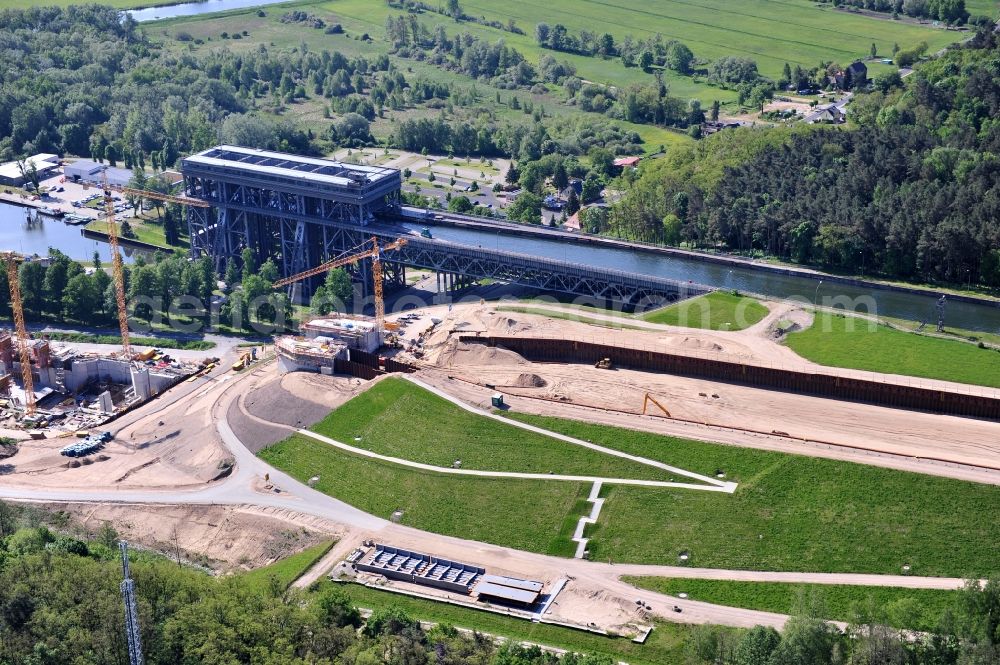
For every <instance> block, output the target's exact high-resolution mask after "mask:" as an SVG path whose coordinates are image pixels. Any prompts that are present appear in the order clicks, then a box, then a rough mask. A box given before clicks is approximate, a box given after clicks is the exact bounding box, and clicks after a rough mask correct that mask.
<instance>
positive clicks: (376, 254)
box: [274, 236, 406, 338]
mask: <svg viewBox="0 0 1000 665" xmlns="http://www.w3.org/2000/svg"><path fill="white" fill-rule="evenodd" d="M371 244H372V248H371V249H366V250H364V251H361V252H357V253H355V254H350V255H348V256H341V257H339V258H336V259H333V260H332V261H327V262H326V263H321V264H320V265H318V266H316V267H315V268H310V269H309V270H303V271H302V272H300V273H298V274H295V275H292V276H290V277H285V278H284V279H279V280H278V281H277V282H275V283H274V288H276V289H280V288H281V287H283V286H288V285H289V284H294V283H295V282H298V281H301V280H303V279H306V278H307V277H312V276H314V275H321V274H323V273H325V272H329V271H330V270H333V269H335V268H340V267H341V266H346V265H347V264H349V263H356V262H358V261H360V260H361V259H366V258H369V257H371V260H372V282H373V283H374V290H375V329H376V330H377V331H378V334H379V337H380V338H381V335H382V331H383V329H384V328H385V300H384V299H383V297H382V252H388V251H391V250H394V249H399V248H400V247H402V246H403V245H405V244H406V238H399V239H397V240H393V241H392V242H390V243H389V244H387V245H385V246H384V247H379V244H378V238H376V237H375V236H372V239H371Z"/></svg>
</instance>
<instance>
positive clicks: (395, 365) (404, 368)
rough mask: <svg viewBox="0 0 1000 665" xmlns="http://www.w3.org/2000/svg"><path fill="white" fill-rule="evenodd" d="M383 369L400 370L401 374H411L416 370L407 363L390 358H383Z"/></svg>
mask: <svg viewBox="0 0 1000 665" xmlns="http://www.w3.org/2000/svg"><path fill="white" fill-rule="evenodd" d="M385 371H386V372H401V373H403V374H413V373H414V372H416V371H417V368H416V367H414V366H413V365H410V364H408V363H404V362H400V361H398V360H393V359H392V358H386V359H385Z"/></svg>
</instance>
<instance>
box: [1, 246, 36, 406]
mask: <svg viewBox="0 0 1000 665" xmlns="http://www.w3.org/2000/svg"><path fill="white" fill-rule="evenodd" d="M2 256H3V259H4V261H5V262H6V263H7V284H8V286H9V287H10V309H11V311H12V312H13V313H14V330H15V331H16V332H17V346H18V349H19V350H20V356H21V380H22V381H23V382H24V412H25V414H26V415H29V416H30V415H33V414H34V413H35V411H36V410H37V409H38V406H37V405H36V404H35V382H34V380H32V378H31V350H30V349H29V348H28V340H29V338H28V329H27V327H26V326H25V325H24V303H23V302H22V301H21V281H20V279H19V276H18V272H17V266H18V264H19V263H21V262H22V261H24V257H23V256H21V255H20V254H16V253H14V252H4V253H3V255H2Z"/></svg>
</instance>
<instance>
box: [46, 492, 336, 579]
mask: <svg viewBox="0 0 1000 665" xmlns="http://www.w3.org/2000/svg"><path fill="white" fill-rule="evenodd" d="M50 507H51V508H52V509H53V510H61V511H64V512H66V513H68V514H69V516H70V518H71V519H72V521H73V523H75V524H78V525H79V526H80V527H81V528H82V529H83V530H84V531H85V532H87V533H90V534H97V533H99V531H100V530H101V528H103V527H104V525H105V524H110V525H111V526H112V527H114V529H115V530H116V531H117V532H118V533H119V534H120V536H121V537H122V538H123V539H125V540H128V541H129V542H130V543H133V544H138V545H139V546H141V547H144V548H147V549H152V550H155V551H158V552H161V553H163V554H165V555H167V556H169V557H171V558H173V557H175V556H179V558H180V559H181V561H183V562H188V563H194V564H198V565H202V566H206V567H208V568H211V569H212V570H213V571H216V572H220V573H228V572H234V571H239V570H249V569H252V568H258V567H260V566H266V565H268V564H270V563H274V562H275V561H277V560H278V559H281V558H283V557H287V556H289V555H292V554H295V553H296V552H299V551H301V550H303V549H305V548H307V547H310V546H312V545H315V544H317V543H320V542H325V541H329V540H333V539H337V538H340V537H341V536H342V535H343V533H344V529H343V528H342V527H340V526H339V525H337V524H336V523H334V522H331V521H329V520H324V519H321V518H318V517H314V516H312V515H304V514H301V513H296V512H293V511H290V510H278V509H275V508H259V507H256V506H214V505H200V506H198V505H195V506H168V505H164V506H155V505H139V504H90V503H70V504H55V505H52V506H50Z"/></svg>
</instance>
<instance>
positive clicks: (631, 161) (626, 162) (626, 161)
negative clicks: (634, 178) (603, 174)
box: [614, 156, 642, 169]
mask: <svg viewBox="0 0 1000 665" xmlns="http://www.w3.org/2000/svg"><path fill="white" fill-rule="evenodd" d="M641 159H642V157H636V156H632V157H619V158H618V159H616V160H615V161H614V165H615V166H616V167H618V168H620V169H634V168H635V167H636V166H638V165H639V161H640V160H641Z"/></svg>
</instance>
